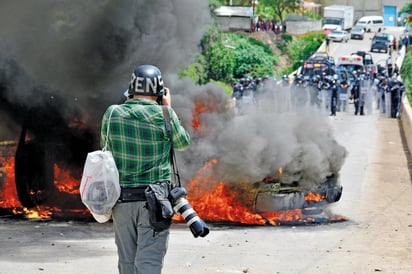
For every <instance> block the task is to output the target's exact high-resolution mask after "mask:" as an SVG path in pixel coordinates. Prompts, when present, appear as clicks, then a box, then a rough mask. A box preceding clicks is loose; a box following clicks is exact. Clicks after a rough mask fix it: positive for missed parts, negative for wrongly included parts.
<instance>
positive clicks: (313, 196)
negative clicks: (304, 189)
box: [305, 192, 326, 202]
mask: <svg viewBox="0 0 412 274" xmlns="http://www.w3.org/2000/svg"><path fill="white" fill-rule="evenodd" d="M325 198H326V197H325V196H323V195H321V194H319V193H313V192H310V193H308V194H306V195H305V200H306V201H310V202H320V201H322V200H325Z"/></svg>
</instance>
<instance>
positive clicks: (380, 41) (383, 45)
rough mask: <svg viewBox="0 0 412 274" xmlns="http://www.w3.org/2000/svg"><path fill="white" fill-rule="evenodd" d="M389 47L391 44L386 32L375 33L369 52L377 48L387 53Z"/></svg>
mask: <svg viewBox="0 0 412 274" xmlns="http://www.w3.org/2000/svg"><path fill="white" fill-rule="evenodd" d="M390 47H391V44H390V41H389V35H388V34H387V33H377V34H376V35H375V36H374V37H373V38H372V45H371V52H374V51H376V50H377V51H378V52H381V51H384V52H385V53H388V51H389V49H390Z"/></svg>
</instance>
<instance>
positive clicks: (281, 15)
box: [258, 0, 303, 22]
mask: <svg viewBox="0 0 412 274" xmlns="http://www.w3.org/2000/svg"><path fill="white" fill-rule="evenodd" d="M302 3H303V1H302V0H260V1H259V6H258V13H260V12H261V11H262V12H264V13H265V14H273V17H272V18H274V19H277V20H279V21H280V22H283V21H285V15H286V13H294V12H296V11H297V10H298V9H299V8H300V7H301V5H302Z"/></svg>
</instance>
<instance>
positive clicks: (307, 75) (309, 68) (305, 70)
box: [299, 52, 335, 81]
mask: <svg viewBox="0 0 412 274" xmlns="http://www.w3.org/2000/svg"><path fill="white" fill-rule="evenodd" d="M334 68H335V59H334V58H333V56H330V55H328V54H327V53H326V52H316V53H314V54H313V55H312V56H311V57H309V58H308V59H307V60H305V61H304V62H303V63H302V66H301V68H300V73H299V75H301V76H302V77H303V79H304V80H305V81H312V80H313V79H314V78H315V77H316V76H320V75H322V73H326V75H328V76H331V75H333V74H334V70H333V69H334Z"/></svg>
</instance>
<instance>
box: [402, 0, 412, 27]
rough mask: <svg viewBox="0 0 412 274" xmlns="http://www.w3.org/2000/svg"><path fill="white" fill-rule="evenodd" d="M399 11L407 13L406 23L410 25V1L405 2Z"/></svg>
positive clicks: (411, 21) (411, 4)
mask: <svg viewBox="0 0 412 274" xmlns="http://www.w3.org/2000/svg"><path fill="white" fill-rule="evenodd" d="M400 12H401V13H408V14H409V16H408V19H407V22H408V24H409V25H410V26H412V16H411V13H412V2H409V3H406V4H405V5H404V6H403V7H402V9H401V10H400Z"/></svg>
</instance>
